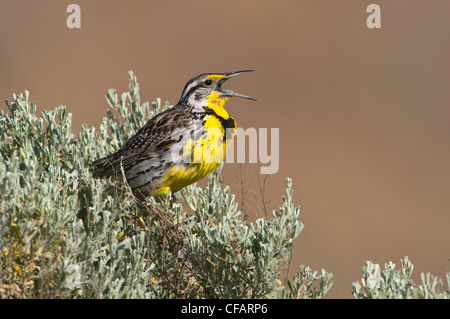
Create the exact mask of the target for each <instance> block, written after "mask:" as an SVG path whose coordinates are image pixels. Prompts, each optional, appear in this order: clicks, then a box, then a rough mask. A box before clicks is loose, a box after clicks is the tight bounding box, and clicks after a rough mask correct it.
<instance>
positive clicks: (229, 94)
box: [218, 70, 256, 101]
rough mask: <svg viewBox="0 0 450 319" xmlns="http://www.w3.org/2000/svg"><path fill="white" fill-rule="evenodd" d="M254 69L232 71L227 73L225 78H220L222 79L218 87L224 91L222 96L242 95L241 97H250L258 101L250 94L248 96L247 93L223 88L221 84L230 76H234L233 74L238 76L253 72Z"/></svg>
mask: <svg viewBox="0 0 450 319" xmlns="http://www.w3.org/2000/svg"><path fill="white" fill-rule="evenodd" d="M252 71H253V70H243V71H237V72H230V73H226V75H225V77H224V78H222V79H220V81H219V87H218V89H219V90H220V92H222V96H224V97H233V96H234V97H241V98H244V99H249V100H253V101H256V100H255V99H254V98H252V97H250V96H247V95H244V94H240V93H236V92H233V91H231V90H223V89H222V88H221V85H222V84H223V83H224V82H225V81H226V80H228V79H229V78H232V77H233V76H236V75H239V74H242V73H246V72H252Z"/></svg>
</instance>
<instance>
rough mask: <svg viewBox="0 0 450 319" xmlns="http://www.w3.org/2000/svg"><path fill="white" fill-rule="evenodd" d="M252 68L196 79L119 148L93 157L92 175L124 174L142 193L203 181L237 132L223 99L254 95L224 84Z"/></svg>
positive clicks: (159, 192)
mask: <svg viewBox="0 0 450 319" xmlns="http://www.w3.org/2000/svg"><path fill="white" fill-rule="evenodd" d="M251 71H253V70H242V71H237V72H227V73H204V74H200V75H198V76H196V77H194V78H192V79H191V80H189V81H188V82H187V83H186V85H185V86H184V89H183V91H182V94H181V97H180V99H179V101H178V103H177V104H176V105H175V106H173V107H171V108H169V109H167V110H165V111H163V112H161V113H159V114H157V115H156V116H154V117H152V118H151V119H150V120H148V122H147V123H146V124H145V125H144V126H142V127H141V128H140V129H139V130H138V131H137V132H136V133H135V134H134V135H133V136H132V137H130V138H129V139H128V140H127V141H126V142H125V143H124V144H123V145H122V146H121V148H120V149H119V150H118V151H117V152H115V153H113V154H111V155H109V156H107V157H104V158H101V159H98V160H96V161H94V162H93V163H92V164H91V169H92V172H93V175H94V176H95V177H100V178H106V177H109V176H123V177H125V179H126V181H127V183H128V185H129V186H130V188H131V189H132V190H135V191H138V193H139V194H140V195H143V196H148V195H152V196H157V195H163V194H170V193H174V192H177V191H179V190H180V189H182V188H184V187H186V186H188V185H190V184H193V183H195V182H197V181H199V180H200V179H202V178H203V177H205V176H206V175H208V174H209V173H211V172H212V171H214V170H215V169H217V168H218V167H219V165H220V164H221V163H222V162H223V159H224V158H225V155H226V151H227V149H228V147H229V145H230V143H231V141H232V140H233V137H234V136H235V134H236V122H235V120H234V119H233V117H231V116H230V115H229V113H228V112H227V111H226V110H225V108H224V105H225V103H226V102H227V101H228V100H229V99H230V98H231V97H239V98H244V99H249V100H255V99H254V98H252V97H249V96H247V95H243V94H240V93H236V92H234V91H231V90H225V89H223V88H222V84H223V83H224V82H225V81H227V80H228V79H230V78H232V77H234V76H237V75H240V74H243V73H247V72H251Z"/></svg>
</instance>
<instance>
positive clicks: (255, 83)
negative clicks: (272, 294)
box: [0, 0, 450, 298]
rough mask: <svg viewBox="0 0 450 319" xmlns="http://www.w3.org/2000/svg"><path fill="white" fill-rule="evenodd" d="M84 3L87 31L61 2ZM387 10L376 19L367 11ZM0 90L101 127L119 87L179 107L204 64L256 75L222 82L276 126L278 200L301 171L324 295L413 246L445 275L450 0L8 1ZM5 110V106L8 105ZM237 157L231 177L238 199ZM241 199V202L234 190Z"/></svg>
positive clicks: (304, 243) (254, 119) (258, 119)
mask: <svg viewBox="0 0 450 319" xmlns="http://www.w3.org/2000/svg"><path fill="white" fill-rule="evenodd" d="M70 3H76V4H78V5H80V7H81V29H68V28H67V26H66V19H67V17H68V15H69V13H66V8H67V6H68V5H69V4H70ZM370 3H377V4H379V5H380V6H381V25H382V28H381V29H374V30H371V29H368V28H367V26H366V18H367V16H368V13H366V8H367V6H368V5H369V4H370ZM0 10H1V13H2V18H1V19H0V45H1V49H0V97H1V98H2V99H3V100H4V99H11V98H12V93H21V92H23V91H24V90H25V89H26V90H29V91H30V96H31V99H32V100H33V101H35V102H36V103H37V104H38V107H39V109H40V110H42V109H43V108H46V109H53V108H54V107H56V106H58V105H67V107H68V110H69V111H70V112H72V113H73V114H74V123H73V128H74V131H76V132H78V131H79V130H80V125H81V123H88V125H89V126H98V125H99V124H100V123H101V120H102V117H103V116H105V114H106V110H107V108H108V105H107V103H106V100H105V98H104V95H105V93H106V92H107V90H108V89H109V88H116V89H117V90H118V91H119V93H121V92H123V91H125V90H127V85H128V75H127V71H128V70H133V71H134V72H135V74H136V76H137V77H138V81H139V82H140V85H141V97H142V101H153V100H154V99H155V98H157V97H161V98H162V100H163V101H165V100H168V101H170V102H171V103H172V104H175V103H176V102H177V100H178V98H179V96H180V94H181V90H182V88H183V86H184V84H185V82H186V81H187V80H189V79H190V78H191V77H193V76H195V75H197V74H200V73H203V72H228V71H236V70H241V69H255V70H256V72H254V73H248V74H246V75H243V76H240V77H238V78H234V79H233V80H231V81H229V82H228V83H227V85H226V87H227V88H230V89H233V90H236V91H238V92H240V93H244V94H248V95H250V96H252V97H255V98H257V99H258V101H257V102H252V101H246V100H239V99H234V100H231V101H230V102H229V103H228V104H227V106H228V107H227V109H228V110H229V112H230V113H231V114H232V115H233V116H234V118H235V119H236V121H237V123H238V126H240V127H243V128H248V127H255V128H260V127H261V128H272V127H275V128H280V140H281V141H280V169H279V171H278V173H277V174H274V175H272V176H270V177H268V178H267V180H266V191H265V196H264V198H265V200H266V201H269V202H268V204H267V206H268V208H269V209H270V210H271V209H276V208H278V207H279V205H281V195H282V194H284V192H285V187H284V178H285V177H288V176H289V177H292V178H293V180H294V192H295V193H294V195H295V200H296V203H297V204H299V205H301V220H302V222H303V223H304V224H305V225H306V227H305V229H304V230H303V232H302V233H301V235H300V236H299V238H298V239H297V242H296V244H295V253H294V260H293V268H292V271H291V273H294V272H297V269H298V268H297V267H298V264H306V265H309V266H311V267H312V268H314V269H316V270H318V271H320V270H321V268H324V269H326V270H327V271H329V272H332V273H334V280H335V286H334V287H333V288H332V290H331V291H330V292H329V294H328V295H327V297H328V298H348V297H351V282H353V281H358V280H359V279H360V278H361V267H362V266H363V265H364V262H365V261H366V260H373V261H374V262H377V263H380V264H381V265H382V266H383V265H384V262H387V261H389V260H392V261H393V262H395V263H396V264H397V265H398V266H399V265H400V259H401V258H402V257H403V256H405V255H407V256H409V257H410V259H411V260H412V262H413V263H414V265H415V271H414V273H415V277H414V280H415V281H418V282H419V281H420V277H419V274H420V272H431V273H433V274H435V275H438V276H440V277H443V276H444V274H445V272H447V271H449V265H450V262H449V260H448V258H449V257H450V234H449V225H450V214H449V207H450V200H449V197H450V196H449V195H450V193H449V191H450V167H449V163H450V147H449V137H450V125H449V124H450V93H449V92H450V90H449V84H450V62H449V49H450V41H449V36H450V19H449V16H450V2H449V1H446V0H440V1H439V0H435V1H426V0H420V1H416V0H407V1H406V0H398V1H382V0H378V1H376V0H372V1H350V0H339V1H336V0H333V1H331V0H328V1H301V0H298V1H287V0H284V1H261V0H258V1H137V0H135V1H126V2H125V1H112V0H108V1H106V0H102V1H100V0H97V1H87V0H85V1H82V0H71V1H61V0H40V1H24V0H16V1H5V0H3V1H1V2H0ZM1 108H2V109H3V110H5V111H6V107H5V106H4V104H2V105H1ZM257 167H258V165H244V166H243V167H242V168H243V170H244V171H246V170H248V178H247V180H249V181H250V187H251V188H252V189H254V190H255V193H251V192H250V193H249V194H248V195H247V198H248V207H247V208H246V209H247V212H248V213H249V214H250V215H252V216H253V217H261V216H264V214H263V213H262V212H261V211H260V210H259V209H258V203H259V205H261V199H260V195H259V191H258V182H257V176H256V174H255V172H256V168H257ZM240 169H241V168H240V166H239V165H233V164H227V165H226V168H225V175H224V176H225V183H227V184H229V185H231V186H232V188H233V191H234V192H235V193H236V194H238V197H239V194H240V193H241V187H240V184H239V181H240V177H239V175H240ZM238 200H239V199H238Z"/></svg>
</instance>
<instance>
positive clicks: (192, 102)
mask: <svg viewBox="0 0 450 319" xmlns="http://www.w3.org/2000/svg"><path fill="white" fill-rule="evenodd" d="M251 71H253V70H244V71H237V72H228V73H205V74H201V75H198V76H196V77H195V78H193V79H191V80H189V81H188V82H187V83H186V85H185V87H184V89H183V93H182V94H181V97H180V100H179V102H178V104H183V105H189V106H193V107H196V106H208V104H209V103H211V101H216V100H219V99H226V100H228V99H229V98H230V97H233V96H235V97H242V98H244V99H250V100H254V98H251V97H249V96H247V95H243V94H239V93H236V92H233V91H230V90H224V89H222V84H223V83H224V82H225V81H226V80H228V79H229V78H231V77H233V76H236V75H239V74H242V73H246V72H251Z"/></svg>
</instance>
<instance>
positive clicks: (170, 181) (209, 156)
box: [156, 115, 236, 194]
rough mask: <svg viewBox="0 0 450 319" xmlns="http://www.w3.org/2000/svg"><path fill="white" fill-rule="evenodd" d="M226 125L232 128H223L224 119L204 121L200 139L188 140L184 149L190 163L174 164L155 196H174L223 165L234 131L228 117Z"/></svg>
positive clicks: (213, 117) (212, 116)
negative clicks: (172, 194)
mask: <svg viewBox="0 0 450 319" xmlns="http://www.w3.org/2000/svg"><path fill="white" fill-rule="evenodd" d="M227 122H228V123H232V124H233V127H228V128H226V127H224V125H223V119H220V118H218V117H217V116H215V115H207V116H206V117H205V124H204V134H203V136H202V138H199V139H197V140H195V141H194V140H192V139H189V140H188V141H187V142H186V143H185V145H184V146H183V157H186V156H188V157H189V156H190V158H191V160H190V163H189V164H188V165H187V166H185V165H182V164H177V165H175V166H173V167H172V168H170V169H169V171H168V172H167V174H166V176H165V178H164V182H163V185H162V187H160V188H159V189H158V190H157V191H156V193H157V194H163V193H169V192H176V191H178V190H180V189H182V188H183V187H186V186H188V185H190V184H192V183H195V182H197V181H198V180H200V179H202V178H203V177H205V176H206V175H208V174H209V173H211V172H212V171H213V170H214V169H216V168H217V167H218V166H219V165H220V163H222V162H223V159H224V158H225V155H226V151H227V149H228V146H229V145H230V143H231V141H232V139H233V136H234V134H235V131H236V124H235V122H234V120H233V119H232V118H231V117H230V116H228V120H227ZM229 126H231V125H229ZM224 137H225V138H224Z"/></svg>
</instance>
